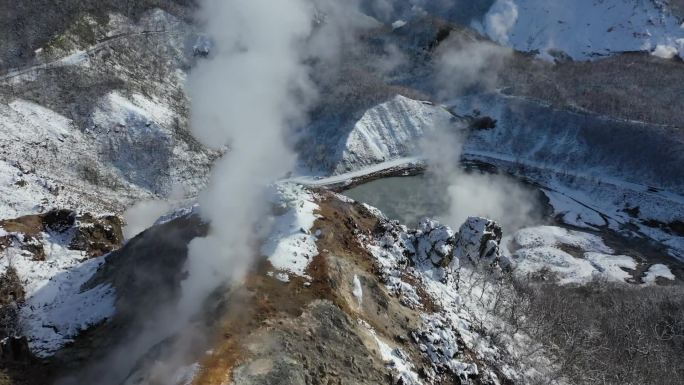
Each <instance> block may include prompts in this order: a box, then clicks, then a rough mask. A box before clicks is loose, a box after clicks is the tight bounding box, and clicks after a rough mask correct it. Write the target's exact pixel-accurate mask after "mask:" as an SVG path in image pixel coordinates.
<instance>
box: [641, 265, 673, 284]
mask: <svg viewBox="0 0 684 385" xmlns="http://www.w3.org/2000/svg"><path fill="white" fill-rule="evenodd" d="M658 277H661V278H664V279H669V280H670V281H674V280H675V276H674V274H672V271H670V268H669V267H667V266H666V265H663V264H660V263H659V264H655V265H653V266H651V267H649V268H648V271H646V274H644V276H643V278H642V280H643V281H644V285H654V284H655V283H656V279H657V278H658Z"/></svg>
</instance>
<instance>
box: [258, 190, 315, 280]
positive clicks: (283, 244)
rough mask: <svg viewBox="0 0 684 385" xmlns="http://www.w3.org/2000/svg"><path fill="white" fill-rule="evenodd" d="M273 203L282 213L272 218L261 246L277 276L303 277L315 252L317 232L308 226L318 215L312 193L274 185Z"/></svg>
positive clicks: (283, 278) (311, 225)
mask: <svg viewBox="0 0 684 385" xmlns="http://www.w3.org/2000/svg"><path fill="white" fill-rule="evenodd" d="M275 189H276V193H275V196H274V199H273V203H274V204H275V205H276V207H277V211H279V212H280V213H281V214H280V215H279V216H277V217H275V218H274V223H273V228H272V229H271V233H270V235H269V236H268V238H267V239H266V240H265V242H264V244H263V245H262V247H261V253H262V255H265V256H267V257H268V261H269V262H270V263H271V265H272V266H273V268H274V269H276V270H278V271H279V272H280V274H279V275H278V277H279V279H281V280H283V281H287V280H288V274H295V275H298V276H302V277H305V276H306V268H307V267H308V265H309V263H310V262H311V260H312V259H313V257H315V256H316V255H317V254H318V248H317V247H316V235H315V234H311V228H312V227H313V225H314V222H315V221H316V219H317V218H318V214H316V210H317V209H318V205H317V204H316V203H315V196H314V195H313V193H311V192H310V191H308V190H307V189H306V188H304V187H303V186H300V185H297V184H294V183H281V184H278V185H276V186H275Z"/></svg>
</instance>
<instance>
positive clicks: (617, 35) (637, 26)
mask: <svg viewBox="0 0 684 385" xmlns="http://www.w3.org/2000/svg"><path fill="white" fill-rule="evenodd" d="M476 27H477V28H478V29H480V30H481V31H482V32H484V33H485V34H487V35H488V36H489V37H490V38H491V39H492V40H494V41H497V42H498V43H501V44H503V45H508V46H511V47H513V48H515V49H516V50H520V51H538V52H539V55H540V56H541V57H543V58H547V59H553V57H554V56H555V57H558V58H560V57H559V55H558V54H559V53H561V52H562V53H565V54H567V55H569V56H570V57H571V58H573V59H577V60H583V59H590V58H594V57H598V56H604V55H610V54H614V53H618V52H624V51H648V52H652V53H653V54H654V55H657V56H660V57H663V58H672V57H674V56H677V55H679V56H680V57H682V58H684V23H683V22H682V20H679V19H678V18H677V17H675V16H673V15H672V14H671V13H670V12H669V10H668V8H667V2H665V1H661V0H573V1H563V0H561V1H549V0H497V1H496V2H495V3H494V5H493V6H492V8H491V9H490V10H489V12H488V13H487V14H486V15H485V17H484V20H483V22H482V24H479V23H478V24H477V25H476ZM561 55H562V54H561Z"/></svg>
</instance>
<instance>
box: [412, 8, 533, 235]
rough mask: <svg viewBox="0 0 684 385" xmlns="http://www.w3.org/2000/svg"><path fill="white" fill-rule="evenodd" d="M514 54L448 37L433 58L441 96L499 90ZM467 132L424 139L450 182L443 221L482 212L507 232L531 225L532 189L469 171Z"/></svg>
mask: <svg viewBox="0 0 684 385" xmlns="http://www.w3.org/2000/svg"><path fill="white" fill-rule="evenodd" d="M499 3H502V2H501V1H499ZM503 3H506V1H504V2H503ZM513 5H514V4H513ZM511 12H513V11H511ZM515 12H517V11H515ZM515 12H513V13H515ZM512 52H513V51H512V50H511V49H509V48H505V47H501V46H499V45H497V44H494V43H491V42H488V41H477V40H472V39H468V38H465V37H460V36H455V37H452V38H449V39H448V40H447V41H446V42H445V43H444V44H442V45H441V46H440V47H439V49H438V51H437V53H436V57H435V60H434V65H435V67H434V71H435V82H436V86H437V93H438V96H439V98H441V99H450V98H455V97H459V96H462V95H463V94H467V93H470V92H492V91H494V90H495V88H496V86H497V83H498V80H499V79H498V76H499V73H500V71H501V70H503V69H504V67H505V65H506V62H507V60H508V59H509V58H510V56H511V55H512ZM466 135H467V133H466V131H465V130H464V131H463V132H461V133H460V134H455V133H454V132H453V128H452V129H449V128H447V127H437V129H436V130H434V133H433V134H432V135H430V136H428V137H426V138H424V140H423V143H422V150H423V154H425V155H426V157H427V161H428V165H429V166H430V172H431V173H432V174H434V175H435V176H436V177H437V178H439V179H441V180H442V181H443V182H445V183H444V184H446V185H448V188H447V191H446V193H447V195H448V198H449V203H450V208H449V211H448V213H446V214H445V215H444V216H443V217H442V219H443V220H445V221H446V222H447V223H448V224H449V225H451V226H454V227H456V228H457V227H459V226H460V225H461V224H462V223H463V222H464V221H465V220H466V219H467V218H468V217H469V216H483V217H487V218H491V219H493V220H496V221H498V222H499V223H500V224H501V225H502V226H503V228H504V230H506V231H512V230H515V229H518V228H520V227H522V226H525V225H529V224H531V223H532V222H533V221H534V220H535V218H534V216H535V214H536V213H535V207H536V204H535V197H534V196H533V195H532V194H531V193H530V191H528V190H527V189H525V188H523V187H521V185H520V184H519V183H516V182H515V181H513V180H512V179H511V178H508V177H506V176H502V175H493V174H486V173H480V172H477V171H476V172H471V173H468V172H466V171H465V170H464V169H463V168H462V167H461V166H460V161H461V156H462V153H463V145H464V143H465V141H466V139H467V138H466Z"/></svg>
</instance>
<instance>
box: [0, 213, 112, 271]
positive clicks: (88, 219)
mask: <svg viewBox="0 0 684 385" xmlns="http://www.w3.org/2000/svg"><path fill="white" fill-rule="evenodd" d="M122 226H123V222H122V221H121V219H120V218H119V217H117V216H114V215H104V216H94V215H92V214H89V213H84V214H78V213H76V212H74V211H71V210H60V209H57V210H51V211H48V212H47V213H45V214H38V215H26V216H23V217H19V218H16V219H7V220H2V221H0V228H2V229H4V231H5V232H6V233H7V234H6V235H4V236H2V237H0V250H2V248H3V247H5V248H6V247H10V246H12V245H16V246H18V247H19V248H21V249H22V250H25V251H27V252H29V253H31V254H32V255H33V259H34V260H37V261H42V260H45V249H44V242H43V238H44V237H43V235H44V234H51V235H60V236H61V237H62V239H67V240H68V242H67V243H68V245H67V247H68V249H69V250H79V251H83V252H85V254H86V256H88V257H89V258H93V257H99V256H101V255H104V254H106V253H109V252H111V251H113V250H116V249H117V248H119V246H121V244H122V242H123V239H124V238H123V232H122ZM3 245H4V246H3Z"/></svg>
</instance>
